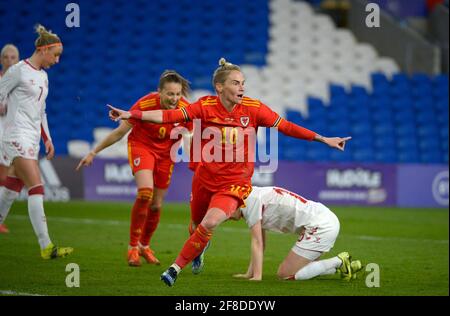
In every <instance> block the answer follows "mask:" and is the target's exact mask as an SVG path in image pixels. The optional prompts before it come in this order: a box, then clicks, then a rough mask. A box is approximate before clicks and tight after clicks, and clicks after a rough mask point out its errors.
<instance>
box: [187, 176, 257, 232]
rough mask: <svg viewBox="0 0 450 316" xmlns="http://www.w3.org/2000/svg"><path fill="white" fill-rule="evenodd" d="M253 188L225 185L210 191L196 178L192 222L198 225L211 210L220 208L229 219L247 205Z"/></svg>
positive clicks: (192, 196)
mask: <svg viewBox="0 0 450 316" xmlns="http://www.w3.org/2000/svg"><path fill="white" fill-rule="evenodd" d="M251 191H252V187H251V186H250V185H242V186H240V185H224V186H222V187H219V188H218V189H209V188H207V187H205V186H204V185H203V184H202V181H201V179H199V177H197V176H194V179H193V180H192V192H191V220H192V222H194V223H195V224H196V225H198V224H199V223H201V221H202V220H203V217H205V215H206V212H207V211H208V210H209V209H210V208H213V207H214V208H220V209H221V210H223V211H224V212H225V214H227V216H228V217H230V216H231V214H233V213H234V211H236V209H238V208H240V207H242V206H244V205H245V202H244V200H245V199H246V198H247V197H248V195H249V194H250V192H251Z"/></svg>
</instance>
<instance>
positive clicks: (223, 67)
mask: <svg viewBox="0 0 450 316" xmlns="http://www.w3.org/2000/svg"><path fill="white" fill-rule="evenodd" d="M233 70H236V71H241V68H240V67H239V66H238V65H234V64H232V63H230V62H227V61H226V59H225V58H223V57H222V58H220V59H219V67H218V68H217V69H216V70H215V71H214V75H213V80H212V84H213V87H214V89H215V88H216V84H218V83H221V84H223V83H225V80H227V78H228V75H229V74H230V72H232V71H233Z"/></svg>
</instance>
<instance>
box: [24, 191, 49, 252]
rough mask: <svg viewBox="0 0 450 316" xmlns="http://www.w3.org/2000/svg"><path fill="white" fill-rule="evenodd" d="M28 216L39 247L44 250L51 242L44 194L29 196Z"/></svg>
mask: <svg viewBox="0 0 450 316" xmlns="http://www.w3.org/2000/svg"><path fill="white" fill-rule="evenodd" d="M28 214H29V215H30V220H31V225H33V229H34V233H35V234H36V237H37V238H38V241H39V245H40V246H41V249H44V248H45V247H47V246H48V245H49V244H50V243H51V241H50V237H49V236H48V228H47V218H46V217H45V213H44V196H43V195H42V194H33V195H30V196H28Z"/></svg>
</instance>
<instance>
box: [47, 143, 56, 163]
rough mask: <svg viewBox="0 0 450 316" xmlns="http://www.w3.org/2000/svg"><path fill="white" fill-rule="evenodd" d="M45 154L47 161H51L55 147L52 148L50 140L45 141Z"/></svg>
mask: <svg viewBox="0 0 450 316" xmlns="http://www.w3.org/2000/svg"><path fill="white" fill-rule="evenodd" d="M44 145H45V154H46V156H47V160H52V159H53V157H54V156H55V147H54V146H53V143H52V141H51V140H47V141H46V142H45V144H44Z"/></svg>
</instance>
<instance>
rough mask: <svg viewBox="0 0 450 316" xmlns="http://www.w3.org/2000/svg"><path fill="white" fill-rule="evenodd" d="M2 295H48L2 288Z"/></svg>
mask: <svg viewBox="0 0 450 316" xmlns="http://www.w3.org/2000/svg"><path fill="white" fill-rule="evenodd" d="M0 295H14V296H46V295H42V294H31V293H25V292H16V291H10V290H0Z"/></svg>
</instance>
